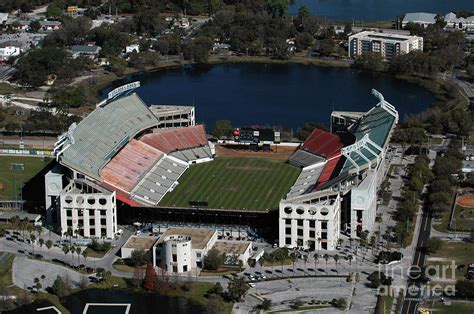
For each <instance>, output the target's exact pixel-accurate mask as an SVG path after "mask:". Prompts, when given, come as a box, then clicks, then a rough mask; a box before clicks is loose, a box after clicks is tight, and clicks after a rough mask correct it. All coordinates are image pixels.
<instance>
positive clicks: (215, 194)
mask: <svg viewBox="0 0 474 314" xmlns="http://www.w3.org/2000/svg"><path fill="white" fill-rule="evenodd" d="M299 172H300V170H299V169H298V168H296V167H293V166H290V165H288V164H285V163H284V162H282V161H277V160H270V159H256V158H227V157H219V158H216V159H215V160H214V161H211V162H207V163H203V164H198V165H192V166H191V167H190V168H189V169H188V170H187V171H186V172H185V173H184V175H183V176H182V177H181V178H180V179H179V185H178V186H177V187H176V188H175V190H174V191H173V192H170V193H168V194H167V195H166V196H165V197H164V198H163V200H162V201H161V202H160V205H162V206H178V207H180V206H182V207H189V201H207V202H208V203H209V208H213V209H220V208H224V209H245V210H262V211H264V210H269V209H274V208H278V203H279V201H280V200H281V199H282V198H283V197H284V196H285V195H286V193H287V192H288V191H289V189H290V187H291V185H292V184H293V183H294V182H295V180H296V178H297V177H298V175H299Z"/></svg>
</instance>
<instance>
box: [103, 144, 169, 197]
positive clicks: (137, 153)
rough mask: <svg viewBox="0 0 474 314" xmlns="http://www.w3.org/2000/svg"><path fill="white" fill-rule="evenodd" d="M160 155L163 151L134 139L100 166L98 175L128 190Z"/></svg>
mask: <svg viewBox="0 0 474 314" xmlns="http://www.w3.org/2000/svg"><path fill="white" fill-rule="evenodd" d="M162 156H163V152H161V151H159V150H157V149H155V148H153V147H151V146H149V145H147V144H145V143H143V142H139V141H137V140H135V139H134V140H132V141H130V143H128V144H127V145H126V146H125V147H124V148H123V149H122V150H121V151H120V152H119V153H118V154H117V155H116V156H115V157H114V158H113V159H112V160H111V161H110V162H109V163H108V164H107V165H105V167H104V168H102V170H101V171H100V175H101V177H102V178H103V179H104V180H105V181H106V182H107V183H109V184H111V185H113V186H115V187H118V188H120V189H122V190H124V191H127V192H130V191H131V190H132V188H133V187H134V186H135V185H136V184H137V182H138V181H139V180H140V179H141V178H142V177H143V176H144V175H145V174H146V173H147V172H148V170H149V169H150V168H151V167H153V165H154V164H155V163H156V162H157V161H158V160H159V159H160V158H161V157H162Z"/></svg>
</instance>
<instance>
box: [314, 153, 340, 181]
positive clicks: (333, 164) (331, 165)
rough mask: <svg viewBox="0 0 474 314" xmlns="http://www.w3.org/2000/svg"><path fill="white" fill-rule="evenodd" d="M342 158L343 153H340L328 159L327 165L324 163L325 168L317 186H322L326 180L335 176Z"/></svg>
mask: <svg viewBox="0 0 474 314" xmlns="http://www.w3.org/2000/svg"><path fill="white" fill-rule="evenodd" d="M341 158H342V155H341V154H339V155H337V156H335V157H333V158H332V159H330V160H328V162H327V163H326V165H324V169H323V170H322V171H321V175H320V176H319V178H318V181H317V182H316V185H315V188H318V187H320V186H322V185H323V184H325V183H326V182H328V181H329V180H330V179H332V178H333V176H334V175H335V174H336V173H335V170H336V169H337V168H340V167H337V166H338V163H339V160H341Z"/></svg>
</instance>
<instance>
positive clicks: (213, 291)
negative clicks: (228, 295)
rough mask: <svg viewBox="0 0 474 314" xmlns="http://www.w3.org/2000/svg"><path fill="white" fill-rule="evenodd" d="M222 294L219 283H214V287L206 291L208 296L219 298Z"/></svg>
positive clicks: (222, 289) (222, 290)
mask: <svg viewBox="0 0 474 314" xmlns="http://www.w3.org/2000/svg"><path fill="white" fill-rule="evenodd" d="M223 292H224V288H222V285H221V284H220V283H219V282H216V283H215V284H214V286H212V288H211V289H209V290H207V294H209V295H212V294H213V295H216V296H220V295H221V294H222V293H223Z"/></svg>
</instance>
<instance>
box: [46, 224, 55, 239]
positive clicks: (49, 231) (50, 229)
mask: <svg viewBox="0 0 474 314" xmlns="http://www.w3.org/2000/svg"><path fill="white" fill-rule="evenodd" d="M46 229H48V235H49V239H50V240H51V232H53V226H52V225H47V226H46Z"/></svg>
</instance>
